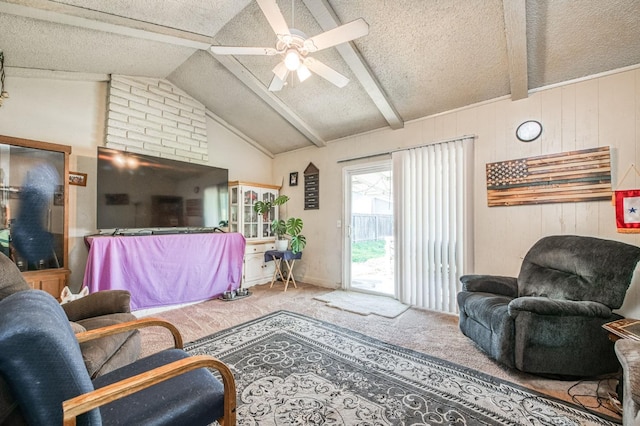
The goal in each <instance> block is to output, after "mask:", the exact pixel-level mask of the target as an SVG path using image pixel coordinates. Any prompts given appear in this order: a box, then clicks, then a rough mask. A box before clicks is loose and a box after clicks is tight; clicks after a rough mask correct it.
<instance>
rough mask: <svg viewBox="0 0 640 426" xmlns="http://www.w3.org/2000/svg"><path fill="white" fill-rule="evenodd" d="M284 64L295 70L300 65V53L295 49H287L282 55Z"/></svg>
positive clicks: (290, 69)
mask: <svg viewBox="0 0 640 426" xmlns="http://www.w3.org/2000/svg"><path fill="white" fill-rule="evenodd" d="M284 64H285V66H286V67H287V69H288V70H289V71H296V70H297V69H298V68H299V67H300V55H299V54H298V51H297V50H295V49H289V50H287V54H286V55H285V56H284Z"/></svg>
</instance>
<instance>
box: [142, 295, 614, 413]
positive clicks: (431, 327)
mask: <svg viewBox="0 0 640 426" xmlns="http://www.w3.org/2000/svg"><path fill="white" fill-rule="evenodd" d="M251 291H252V293H253V294H252V295H251V296H250V297H247V298H244V299H239V300H236V301H233V302H223V301H220V300H210V301H207V302H203V303H198V304H195V305H190V306H186V307H183V308H180V309H174V310H170V311H166V312H162V313H159V314H155V315H154V316H157V317H160V318H164V319H166V320H168V321H170V322H172V323H173V324H175V325H176V327H177V328H178V329H179V330H180V332H181V333H182V336H183V338H184V341H185V342H191V341H194V340H196V339H199V338H202V337H205V336H208V335H210V334H212V333H214V332H216V331H220V330H224V329H226V328H229V327H232V326H234V325H238V324H241V323H243V322H246V321H249V320H252V319H255V318H258V317H261V316H263V315H265V314H267V313H270V312H274V311H278V310H282V309H284V310H288V311H293V312H298V313H301V314H304V315H307V316H310V317H313V318H318V319H321V320H324V321H327V322H330V323H333V324H336V325H339V326H342V327H346V328H349V329H351V330H354V331H358V332H360V333H363V334H366V335H368V336H371V337H374V338H376V339H379V340H382V341H385V342H389V343H392V344H394V345H398V346H403V347H405V348H409V349H413V350H416V351H420V352H423V353H425V354H428V355H432V356H435V357H438V358H442V359H445V360H447V361H450V362H454V363H457V364H460V365H462V366H465V367H469V368H472V369H475V370H478V371H481V372H483V373H485V374H489V375H492V376H496V377H499V378H501V379H504V380H508V381H511V382H513V383H517V384H519V385H522V386H525V387H528V388H530V389H533V390H536V391H538V392H542V393H544V394H547V395H550V396H552V397H556V398H559V399H562V400H564V401H569V402H572V399H573V398H572V396H574V397H576V398H577V399H578V400H579V401H580V402H581V403H582V404H584V405H585V406H588V407H593V408H594V409H596V410H598V411H600V412H603V413H606V414H608V415H613V413H612V412H610V411H606V410H605V409H603V408H602V407H600V408H595V407H598V401H597V399H596V392H599V394H600V396H602V397H606V395H607V392H613V391H614V390H615V383H613V382H611V383H609V382H601V383H600V389H599V391H597V390H596V389H597V388H598V384H599V382H598V381H585V382H574V381H559V380H550V379H545V378H542V377H538V376H533V375H531V374H525V373H521V372H519V371H517V370H512V369H508V368H505V367H503V366H501V365H499V364H498V363H496V362H494V361H493V360H491V359H489V358H488V357H487V356H486V355H485V354H484V353H483V352H482V351H481V350H480V349H478V348H477V347H476V346H475V344H474V343H473V342H472V341H471V340H470V339H468V338H467V337H466V336H464V335H463V334H462V333H461V332H460V330H459V329H458V317H457V316H455V315H449V314H442V313H438V312H432V311H426V310H420V309H415V308H410V309H407V310H406V311H405V312H404V313H402V314H401V315H398V316H397V317H395V318H386V317H381V316H378V315H369V316H363V315H358V314H354V313H350V312H346V311H342V310H338V309H334V308H330V307H328V306H327V305H326V304H325V303H324V302H321V301H319V300H315V299H314V297H316V296H321V295H323V294H326V293H327V291H328V289H327V288H323V287H317V286H313V285H309V284H305V283H298V288H297V289H296V288H291V287H290V288H289V289H288V290H287V292H286V293H285V292H283V291H282V287H280V288H276V287H275V286H274V287H273V288H271V289H270V288H269V285H268V284H265V285H260V286H254V287H251ZM142 337H143V341H142V342H143V355H148V354H150V353H153V352H156V351H158V350H160V349H162V348H166V347H168V346H170V345H171V342H172V340H171V336H170V334H169V333H168V332H166V331H165V330H163V329H160V328H148V329H143V330H142Z"/></svg>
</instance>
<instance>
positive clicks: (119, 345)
mask: <svg viewBox="0 0 640 426" xmlns="http://www.w3.org/2000/svg"><path fill="white" fill-rule="evenodd" d="M63 306H64V305H63ZM132 320H135V316H133V315H132V314H127V313H121V314H111V315H104V316H101V317H96V318H88V319H85V320H80V321H79V322H78V325H79V326H81V327H83V328H84V329H85V330H95V329H97V328H102V327H107V326H109V325H115V324H120V323H123V322H127V321H132ZM80 349H81V350H82V358H83V360H84V363H85V366H86V367H87V371H88V372H89V375H90V376H91V378H96V377H98V376H100V375H102V374H105V373H108V372H109V371H112V370H115V369H116V368H120V367H122V366H125V365H127V364H129V363H132V362H134V361H135V360H137V359H138V356H139V355H140V351H141V345H140V335H139V332H138V330H134V331H128V332H123V333H118V334H115V335H113V336H108V337H103V338H101V339H96V340H90V341H88V342H84V343H81V344H80Z"/></svg>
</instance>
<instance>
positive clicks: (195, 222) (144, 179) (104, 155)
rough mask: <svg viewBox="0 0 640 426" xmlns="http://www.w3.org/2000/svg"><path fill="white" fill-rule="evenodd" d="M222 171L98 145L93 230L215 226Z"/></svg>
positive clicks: (223, 205) (223, 202) (223, 208)
mask: <svg viewBox="0 0 640 426" xmlns="http://www.w3.org/2000/svg"><path fill="white" fill-rule="evenodd" d="M228 180H229V171H228V170H227V169H223V168H218V167H211V166H204V165H200V164H194V163H187V162H183V161H176V160H169V159H166V158H159V157H152V156H149V155H142V154H136V153H132V152H125V151H119V150H115V149H110V148H103V147H98V177H97V192H98V200H97V210H98V221H97V222H98V223H97V226H98V229H145V228H168V227H180V228H182V227H184V228H187V227H196V228H199V227H211V228H213V227H220V226H226V224H227V221H228V220H229V213H228V212H229V208H228V206H229V200H228V195H229V189H228Z"/></svg>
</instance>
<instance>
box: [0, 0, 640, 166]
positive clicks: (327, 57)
mask: <svg viewBox="0 0 640 426" xmlns="http://www.w3.org/2000/svg"><path fill="white" fill-rule="evenodd" d="M277 4H278V6H279V7H280V9H281V11H282V14H283V16H284V17H285V20H286V21H287V23H288V25H289V26H290V27H294V28H296V29H299V30H301V31H303V32H304V33H305V34H307V35H308V36H314V35H316V34H319V33H322V32H323V28H325V29H327V25H329V28H330V27H331V25H332V24H331V22H333V21H331V20H330V21H329V24H327V21H326V19H325V18H324V17H323V16H321V15H329V16H333V20H334V21H337V23H338V25H339V24H345V23H348V22H350V21H352V20H355V19H357V18H364V20H365V21H366V22H367V23H368V24H369V35H367V36H365V37H362V38H359V39H356V40H355V41H354V42H352V43H350V44H347V45H342V46H339V47H338V48H329V49H326V50H323V51H320V52H316V53H314V54H312V56H313V57H314V58H316V59H318V60H320V61H322V62H324V63H325V64H327V65H329V66H331V67H332V68H334V69H335V70H336V71H338V72H340V73H342V74H344V75H345V76H347V77H348V78H349V79H350V80H351V81H350V83H349V84H348V85H347V86H346V87H344V88H342V89H339V88H337V87H335V86H334V85H332V84H331V83H329V82H327V81H326V80H324V79H322V78H321V77H319V76H317V75H313V76H312V77H311V78H309V79H308V80H307V81H305V82H304V83H299V82H298V81H297V80H293V79H292V78H291V77H290V79H289V80H288V85H287V86H286V87H285V88H284V89H283V90H282V91H280V92H275V93H272V92H268V91H267V87H268V86H269V83H270V81H271V78H272V72H271V70H272V69H273V67H274V66H275V65H276V64H277V63H278V62H279V61H280V60H281V59H280V57H279V56H260V57H257V56H238V57H231V56H226V57H215V56H214V55H213V54H211V53H210V51H209V50H208V46H210V45H212V44H215V45H224V46H261V47H274V46H275V43H276V37H275V34H274V33H273V30H272V29H271V27H270V26H269V24H268V22H267V20H266V18H265V17H264V15H263V13H262V11H261V10H260V8H259V7H258V5H257V3H256V2H255V1H253V0H233V1H231V0H110V1H104V0H57V1H49V0H5V1H0V28H2V31H1V32H0V49H2V50H3V51H4V54H5V66H6V67H7V70H8V73H9V75H12V73H13V75H19V73H20V72H24V69H36V70H54V71H65V72H70V73H76V72H77V73H96V74H124V75H135V76H148V77H155V78H166V79H168V80H170V81H171V82H173V83H174V84H175V85H177V86H178V87H180V88H181V89H182V90H184V91H186V92H187V93H189V94H190V95H192V96H193V97H194V98H196V99H198V100H199V101H201V102H202V103H204V104H205V105H206V107H207V109H208V110H210V111H211V112H212V113H213V114H215V116H217V117H219V121H220V122H222V123H224V124H225V125H227V126H229V127H230V128H232V129H233V130H234V131H235V132H236V133H240V134H242V135H243V137H245V138H246V139H248V140H251V141H252V142H254V143H256V144H258V145H260V146H261V147H262V149H263V150H264V151H265V152H268V153H271V154H278V153H281V152H286V151H290V150H294V149H299V148H303V147H307V146H313V145H317V146H323V145H324V144H325V143H326V141H330V140H333V139H336V138H341V137H345V136H349V135H353V134H357V133H361V132H365V131H369V130H373V129H378V128H384V127H387V126H390V127H392V128H399V127H402V123H403V122H404V121H408V120H412V119H416V118H419V117H424V116H427V115H431V114H435V113H439V112H443V111H447V110H451V109H454V108H458V107H462V106H465V105H469V104H473V103H476V102H481V101H485V100H489V99H493V98H496V97H500V96H505V95H511V96H512V98H513V99H519V98H521V97H523V96H526V91H527V89H528V90H531V89H535V88H538V87H543V86H546V85H550V84H554V83H559V82H563V81H568V80H572V79H575V78H580V77H584V76H588V75H592V74H597V73H601V72H605V71H609V70H614V69H618V68H622V67H626V66H631V65H637V64H640V1H638V0H607V1H602V0H577V1H568V0H567V1H559V0H527V1H526V3H525V1H524V0H441V1H426V0H393V1H391V0H293V1H292V0H277ZM292 6H293V7H292ZM334 25H335V24H334ZM349 55H351V56H349ZM354 57H355V58H356V59H355V64H354V59H353V58H354ZM358 58H359V60H358Z"/></svg>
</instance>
